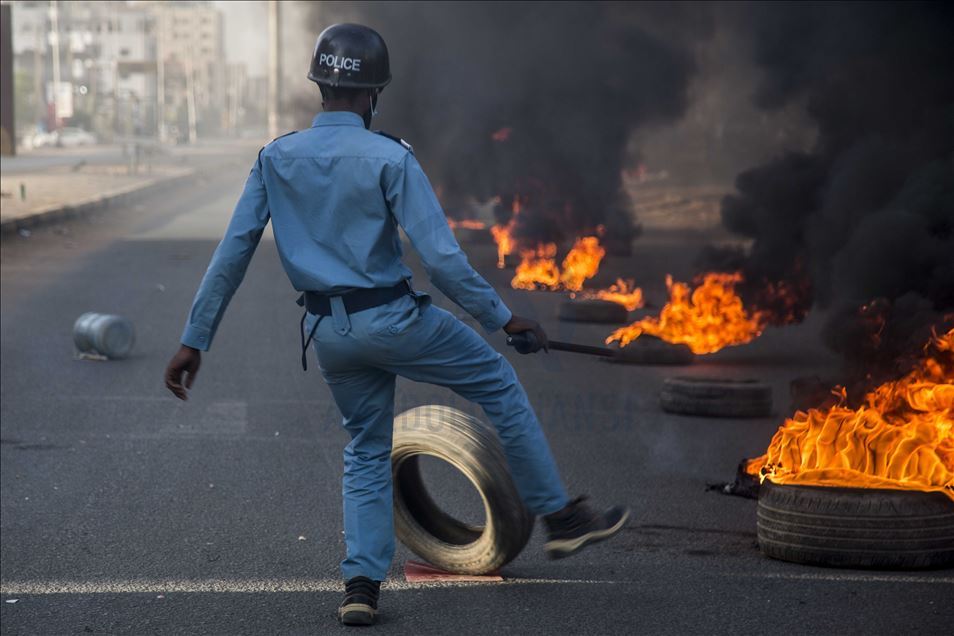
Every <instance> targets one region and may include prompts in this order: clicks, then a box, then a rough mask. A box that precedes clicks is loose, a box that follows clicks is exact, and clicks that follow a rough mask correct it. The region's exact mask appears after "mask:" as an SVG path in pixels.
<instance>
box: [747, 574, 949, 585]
mask: <svg viewBox="0 0 954 636" xmlns="http://www.w3.org/2000/svg"><path fill="white" fill-rule="evenodd" d="M731 576H736V577H748V578H759V579H783V580H788V581H838V582H845V581H850V582H856V583H928V584H934V585H954V577H947V576H938V577H933V576H909V575H898V576H890V575H886V574H861V573H831V574H810V573H805V574H785V573H782V572H747V573H741V574H733V575H731Z"/></svg>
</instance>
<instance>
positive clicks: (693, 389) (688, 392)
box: [659, 377, 772, 417]
mask: <svg viewBox="0 0 954 636" xmlns="http://www.w3.org/2000/svg"><path fill="white" fill-rule="evenodd" d="M659 405H660V406H661V407H662V409H663V410H664V411H666V412H668V413H680V414H683V415H700V416H703V417H767V416H769V415H771V414H772V387H770V386H768V385H767V384H763V383H762V382H759V381H758V380H726V379H721V378H689V377H675V378H667V379H666V381H665V382H664V383H663V389H662V392H661V393H660V394H659Z"/></svg>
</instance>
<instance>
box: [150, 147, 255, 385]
mask: <svg viewBox="0 0 954 636" xmlns="http://www.w3.org/2000/svg"><path fill="white" fill-rule="evenodd" d="M268 219H269V212H268V201H267V198H266V196H265V184H264V182H263V181H262V160H261V153H259V158H258V159H257V160H256V161H255V165H254V166H253V167H252V172H251V173H250V174H249V176H248V180H246V182H245V190H244V191H243V192H242V196H241V198H240V199H239V202H238V204H236V206H235V211H234V212H233V213H232V220H231V221H230V222H229V227H228V229H227V230H226V232H225V237H224V238H223V239H222V241H221V242H220V243H219V246H218V247H217V248H216V250H215V253H214V254H213V255H212V261H211V262H210V263H209V268H208V269H207V270H206V272H205V276H203V277H202V283H201V284H200V285H199V291H198V292H196V295H195V300H193V302H192V310H191V311H190V312H189V319H188V321H187V322H186V326H185V329H184V330H183V332H182V338H181V339H180V341H181V343H182V346H181V347H180V348H179V351H178V352H177V353H176V354H175V356H173V358H172V360H171V361H170V362H169V365H168V367H167V368H166V376H165V380H166V388H168V389H169V390H170V391H172V392H173V393H174V394H175V396H176V397H178V398H179V399H182V400H184V399H186V391H185V389H187V388H191V387H192V382H193V381H194V380H195V374H196V373H197V372H198V370H199V364H200V362H201V354H200V353H199V352H200V351H208V350H209V347H210V346H211V344H212V338H213V337H215V331H216V329H218V326H219V322H220V321H221V320H222V316H223V315H224V314H225V309H226V307H228V304H229V301H230V300H231V299H232V295H233V294H234V293H235V290H236V289H238V286H239V285H240V284H241V282H242V279H243V278H244V277H245V270H246V269H248V264H249V262H250V261H251V260H252V255H253V254H254V253H255V248H256V247H258V242H259V240H260V239H261V238H262V232H263V231H264V230H265V226H266V225H267V224H268ZM186 374H187V375H188V377H187V379H186V380H185V382H183V377H184V376H185V375H186Z"/></svg>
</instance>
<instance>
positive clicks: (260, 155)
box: [258, 130, 298, 160]
mask: <svg viewBox="0 0 954 636" xmlns="http://www.w3.org/2000/svg"><path fill="white" fill-rule="evenodd" d="M297 132H298V131H297V130H293V131H291V132H287V133H285V134H284V135H279V136H278V137H275V138H274V139H272V140H271V141H270V142H268V143H267V144H265V145H264V146H262V147H261V148H259V149H258V158H259V160H261V159H262V151H263V150H265V149H266V148H267V147H269V146H270V145H272V144H273V143H275V142H276V141H278V140H279V139H281V138H282V137H287V136H288V135H294V134H295V133H297Z"/></svg>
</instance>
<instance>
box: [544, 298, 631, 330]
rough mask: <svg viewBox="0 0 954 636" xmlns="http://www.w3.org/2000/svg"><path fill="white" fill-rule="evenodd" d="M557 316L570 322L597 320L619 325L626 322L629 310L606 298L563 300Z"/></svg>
mask: <svg viewBox="0 0 954 636" xmlns="http://www.w3.org/2000/svg"><path fill="white" fill-rule="evenodd" d="M557 317H558V318H559V319H560V320H567V321H570V322H598V323H608V324H613V325H619V324H623V323H625V322H627V320H628V317H629V312H627V311H626V308H625V307H623V306H622V305H620V304H619V303H613V302H609V301H607V300H589V299H588V300H565V301H563V302H562V303H560V309H559V313H558V314H557Z"/></svg>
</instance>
